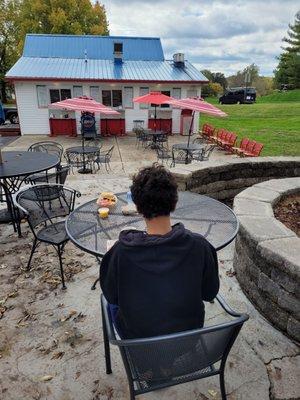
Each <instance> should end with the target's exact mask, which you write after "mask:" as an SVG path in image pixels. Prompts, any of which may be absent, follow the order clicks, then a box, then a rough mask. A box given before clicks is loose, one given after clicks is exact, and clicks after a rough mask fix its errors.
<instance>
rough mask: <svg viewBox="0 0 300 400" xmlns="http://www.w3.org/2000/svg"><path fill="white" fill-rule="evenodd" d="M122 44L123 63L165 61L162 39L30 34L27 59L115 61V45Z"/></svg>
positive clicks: (26, 42)
mask: <svg viewBox="0 0 300 400" xmlns="http://www.w3.org/2000/svg"><path fill="white" fill-rule="evenodd" d="M116 42H117V43H120V42H121V43H123V59H124V60H128V61H129V60H131V61H140V60H145V61H163V60H164V53H163V50H162V46H161V42H160V39H159V38H148V37H126V36H96V35H38V34H27V35H26V39H25V44H24V50H23V56H24V57H38V58H41V57H47V58H83V59H84V58H85V53H86V54H87V58H88V59H93V60H97V59H98V60H113V58H114V56H113V51H114V43H116Z"/></svg>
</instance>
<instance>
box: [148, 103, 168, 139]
mask: <svg viewBox="0 0 300 400" xmlns="http://www.w3.org/2000/svg"><path fill="white" fill-rule="evenodd" d="M148 114H149V116H148V128H149V129H153V130H155V125H156V130H157V131H164V132H166V133H168V134H171V133H172V111H171V110H160V109H158V107H157V109H156V120H155V118H154V116H155V111H154V110H152V109H151V110H149V113H148Z"/></svg>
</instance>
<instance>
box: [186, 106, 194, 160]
mask: <svg viewBox="0 0 300 400" xmlns="http://www.w3.org/2000/svg"><path fill="white" fill-rule="evenodd" d="M194 116H195V111H193V114H192V120H191V125H190V129H189V138H188V143H187V147H189V146H190V140H191V134H192V129H193V124H194ZM185 163H186V164H188V163H189V150H188V149H187V151H186V159H185Z"/></svg>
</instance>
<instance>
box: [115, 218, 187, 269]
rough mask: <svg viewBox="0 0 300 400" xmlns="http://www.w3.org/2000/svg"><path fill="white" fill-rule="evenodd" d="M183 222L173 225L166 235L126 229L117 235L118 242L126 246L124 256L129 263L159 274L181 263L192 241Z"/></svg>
mask: <svg viewBox="0 0 300 400" xmlns="http://www.w3.org/2000/svg"><path fill="white" fill-rule="evenodd" d="M189 239H191V233H190V232H189V231H188V230H186V229H185V227H184V226H183V224H181V223H178V224H175V225H173V227H172V230H171V231H170V232H169V233H167V234H166V235H148V234H147V233H146V232H144V231H138V230H126V231H122V232H121V233H120V236H119V243H120V245H121V246H122V247H123V246H124V247H126V252H124V256H125V257H126V258H128V260H127V261H128V262H129V263H134V264H135V265H137V266H139V267H140V268H142V269H144V270H146V271H149V272H153V273H155V274H161V273H165V272H168V271H169V270H170V269H173V268H177V267H178V266H179V265H181V264H182V262H183V260H184V259H185V258H186V257H187V255H188V254H189V252H190V250H191V246H192V245H193V243H194V241H193V240H189Z"/></svg>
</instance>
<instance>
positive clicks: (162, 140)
mask: <svg viewBox="0 0 300 400" xmlns="http://www.w3.org/2000/svg"><path fill="white" fill-rule="evenodd" d="M156 144H157V145H159V146H166V147H167V148H169V141H168V135H167V133H163V134H162V135H159V136H157V138H156Z"/></svg>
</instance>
